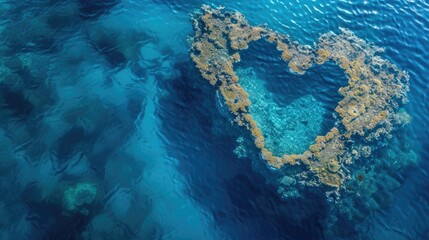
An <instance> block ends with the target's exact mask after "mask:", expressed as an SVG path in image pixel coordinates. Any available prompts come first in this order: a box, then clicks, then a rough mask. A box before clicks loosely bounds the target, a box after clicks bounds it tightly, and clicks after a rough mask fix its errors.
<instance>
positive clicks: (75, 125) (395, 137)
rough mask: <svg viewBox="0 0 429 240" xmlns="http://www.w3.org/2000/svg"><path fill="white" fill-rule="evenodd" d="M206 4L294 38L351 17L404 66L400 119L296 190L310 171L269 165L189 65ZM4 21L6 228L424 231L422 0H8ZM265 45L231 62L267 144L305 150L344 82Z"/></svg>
mask: <svg viewBox="0 0 429 240" xmlns="http://www.w3.org/2000/svg"><path fill="white" fill-rule="evenodd" d="M202 4H207V5H210V6H211V7H214V8H216V7H218V6H220V5H222V6H225V10H227V11H239V12H241V13H242V14H244V15H245V16H246V19H247V21H248V22H249V23H250V24H251V25H253V26H255V25H260V24H266V25H267V26H269V27H270V28H271V29H274V30H276V31H278V32H280V33H282V34H287V35H289V36H290V38H291V39H294V40H296V41H298V42H299V43H300V44H308V45H313V43H314V42H317V40H318V38H319V36H320V35H321V34H325V33H328V32H334V33H336V34H338V33H340V28H345V29H349V30H350V31H351V32H353V33H354V34H355V35H356V36H357V37H359V38H361V39H364V40H365V41H367V42H368V43H372V44H374V45H376V46H379V47H382V48H384V50H385V51H384V52H383V53H380V54H379V55H380V56H381V57H382V58H383V59H387V60H388V61H390V62H391V63H392V64H395V65H396V66H397V67H398V68H399V69H401V70H404V71H406V72H407V73H408V74H409V77H410V92H409V93H408V98H409V101H408V103H407V104H405V105H403V106H401V109H399V110H398V111H399V112H401V113H403V115H401V116H404V117H405V116H406V115H405V113H407V114H409V116H410V118H409V119H408V118H407V119H406V120H407V122H408V120H409V123H407V124H404V126H400V127H398V128H397V129H396V130H395V131H393V132H392V134H391V135H390V136H389V137H387V138H380V140H379V141H376V142H374V143H373V144H374V145H373V146H369V148H368V149H377V151H366V152H365V153H362V154H363V156H362V158H361V159H360V160H359V162H357V166H358V167H356V168H354V169H350V174H349V176H350V177H349V178H348V179H347V181H346V182H345V183H344V184H345V185H343V186H344V189H343V190H342V191H341V193H340V194H337V193H334V190H333V189H332V188H329V187H327V186H316V187H307V186H306V187H303V185H302V184H301V183H300V182H298V181H297V180H296V178H294V177H293V176H296V175H297V174H300V173H301V172H302V170H303V169H302V168H304V167H305V166H302V165H301V166H294V167H290V168H287V167H285V168H284V169H281V170H278V169H273V168H272V167H270V166H269V165H268V164H267V163H266V162H265V161H264V160H263V159H262V157H261V154H260V151H259V149H257V148H256V147H255V144H254V138H253V136H252V135H251V134H250V133H249V131H248V130H247V129H245V128H244V127H240V126H238V125H237V124H234V123H233V120H234V116H233V115H232V114H231V112H230V111H229V110H228V108H227V106H225V101H224V99H223V98H222V95H221V94H220V93H219V91H218V90H217V88H216V87H213V86H211V85H210V84H209V82H208V81H207V80H206V79H204V78H203V77H202V76H201V74H200V72H199V71H198V69H197V68H196V67H195V63H194V62H193V61H192V59H191V57H190V48H191V45H190V38H191V37H192V36H193V35H194V33H195V32H194V29H193V22H192V20H191V15H194V16H195V14H197V13H200V12H201V6H202ZM0 33H1V34H0V36H1V37H0V55H1V58H0V106H1V108H0V153H1V154H0V239H2V240H3V239H14V240H15V239H36V240H39V239H40V240H42V239H43V240H44V239H111V240H120V239H135V240H139V239H183V240H191V239H246V240H247V239H256V240H259V239H304V240H311V239H344V240H352V239H374V240H376V239H391V240H397V239H398V240H402V239H404V240H407V239H422V240H424V239H429V225H428V224H427V222H428V220H429V191H428V189H429V144H428V143H429V124H428V123H429V96H428V93H429V87H428V86H429V84H428V81H429V80H428V79H427V78H428V77H427V76H429V71H428V69H429V62H428V60H427V59H429V34H428V33H429V3H428V2H426V1H396V0H393V1H361V2H359V1H325V0H322V1H307V0H304V1H280V0H272V1H259V0H258V1H256V0H246V1H245V0H238V1H231V0H223V1H218V0H213V1H200V0H168V1H167V0H165V1H163V0H152V1H150V0H133V1H127V0H107V1H101V0H86V1H85V0H70V1H55V0H37V1H29V0H23V1H5V0H0ZM274 52H276V49H275V47H273V46H271V45H267V44H264V43H260V42H255V44H252V45H251V46H249V49H247V50H245V51H243V53H242V55H241V58H242V59H241V62H240V63H239V64H237V65H236V68H235V71H236V73H237V75H238V76H239V78H240V79H241V80H240V81H243V84H242V85H243V88H244V89H245V90H246V91H247V92H248V93H249V94H250V100H251V101H252V103H253V105H252V106H251V111H254V112H255V113H256V114H255V116H254V117H255V119H256V120H257V121H258V122H260V123H261V124H262V125H261V128H263V129H271V131H270V132H267V133H266V137H267V143H266V144H268V145H269V146H271V147H273V148H274V149H276V150H275V151H278V152H279V154H283V153H289V154H291V153H297V154H299V153H302V152H303V151H305V149H307V148H308V147H309V146H310V145H311V144H313V143H314V139H315V137H316V136H317V135H323V134H325V133H326V132H327V131H329V129H331V128H332V127H333V126H334V124H335V119H334V116H333V113H334V111H335V107H336V105H337V103H338V102H339V101H340V100H341V99H342V96H341V95H340V93H339V92H338V89H339V88H340V87H343V86H346V85H347V79H346V77H345V75H344V72H343V71H342V70H341V69H340V68H339V67H338V66H337V65H335V64H332V63H326V64H324V65H320V66H319V65H318V66H313V67H312V68H310V69H308V70H307V72H306V74H305V75H299V74H294V73H291V72H290V71H289V69H288V68H287V67H286V66H285V65H282V61H281V58H280V55H279V54H278V52H276V54H274ZM404 122H405V121H404ZM353 140H354V141H357V140H356V139H353ZM350 144H352V143H350Z"/></svg>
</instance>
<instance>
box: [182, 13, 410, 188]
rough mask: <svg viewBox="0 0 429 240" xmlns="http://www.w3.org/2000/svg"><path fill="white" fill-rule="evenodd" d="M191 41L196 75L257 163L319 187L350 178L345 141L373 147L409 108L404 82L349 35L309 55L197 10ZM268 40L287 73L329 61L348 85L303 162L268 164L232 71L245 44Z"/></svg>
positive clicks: (273, 36) (234, 17)
mask: <svg viewBox="0 0 429 240" xmlns="http://www.w3.org/2000/svg"><path fill="white" fill-rule="evenodd" d="M193 22H194V30H195V36H194V37H193V39H192V42H191V53H190V55H191V58H192V60H193V61H194V62H195V64H196V66H197V68H198V69H199V70H200V73H201V75H202V76H203V77H204V78H205V79H207V80H208V81H209V82H210V83H211V84H212V85H215V84H216V85H217V86H219V90H220V92H221V94H222V96H223V97H224V99H225V103H226V105H227V106H228V108H229V110H230V111H231V112H232V113H233V114H234V116H235V121H236V122H237V123H238V124H239V125H240V126H245V127H246V128H247V129H249V130H250V132H251V134H252V135H253V136H254V137H255V145H256V147H258V148H259V149H260V150H261V153H262V157H263V158H264V159H265V160H266V161H267V162H268V163H269V164H270V165H271V166H273V167H275V168H280V167H282V166H284V165H287V164H304V165H305V166H307V169H308V171H309V172H311V173H313V174H315V175H316V176H318V178H319V180H320V182H321V183H323V184H326V185H328V186H332V187H335V188H337V189H338V188H340V186H341V184H342V182H343V181H344V179H346V178H347V177H348V176H349V175H350V173H348V172H346V171H343V166H346V165H347V164H353V160H354V157H353V156H354V154H351V152H352V149H350V148H348V147H346V145H345V143H346V141H349V140H350V139H351V138H352V137H355V136H356V137H360V138H362V140H365V141H371V140H373V139H374V138H376V137H378V136H380V134H381V135H383V134H384V135H386V134H389V133H390V132H391V131H392V130H393V128H392V125H393V122H395V120H394V119H397V113H396V112H397V109H398V107H399V106H400V105H401V104H403V103H405V102H406V101H407V92H408V91H409V86H408V79H409V77H408V75H407V74H406V73H405V72H402V71H400V70H399V69H398V68H397V67H396V66H395V65H394V64H392V63H390V62H389V61H387V60H385V59H382V58H380V57H379V56H377V55H376V54H377V53H379V52H382V49H380V48H378V47H375V46H373V45H371V44H368V43H366V42H365V41H364V40H362V39H360V38H358V37H357V36H355V35H354V34H353V33H352V32H351V31H349V30H346V29H340V30H341V32H340V34H338V35H337V34H335V33H332V32H330V33H326V34H323V35H321V36H320V38H319V40H318V42H317V43H315V44H314V47H310V46H306V45H301V44H299V43H297V42H296V41H292V40H291V39H290V38H289V36H287V35H285V34H281V33H278V32H276V31H273V30H271V29H269V28H267V27H263V26H251V25H250V24H249V23H248V22H247V20H246V19H245V17H244V16H243V15H242V14H241V13H239V12H228V11H224V10H223V9H222V8H218V9H214V8H211V7H209V6H206V5H203V7H202V13H201V14H196V15H195V16H194V18H193ZM259 39H266V40H267V41H268V42H270V43H272V44H276V47H277V50H279V51H280V52H281V53H280V54H279V57H281V58H282V59H283V60H284V61H285V62H286V63H287V66H288V67H289V69H290V71H291V72H294V73H297V74H304V73H305V71H306V70H307V69H309V68H310V67H312V66H313V65H315V64H323V63H325V62H327V61H331V62H334V63H336V64H337V65H339V66H340V67H341V69H343V70H344V72H345V74H346V76H347V78H348V85H347V86H346V87H342V88H340V89H339V92H340V94H342V96H343V99H342V100H341V101H340V102H339V103H338V106H337V107H336V109H335V112H336V117H337V123H336V125H335V127H333V128H332V129H331V130H330V131H329V132H328V133H326V134H325V135H324V136H318V137H317V138H316V141H315V143H314V144H313V145H311V146H310V147H309V149H308V150H306V151H305V152H303V153H302V154H284V155H283V156H274V155H273V153H272V150H269V149H267V148H266V147H265V140H264V137H263V134H262V131H261V129H260V128H258V126H257V124H256V122H255V120H254V119H253V118H252V113H251V112H250V110H249V106H250V105H251V102H250V100H249V96H248V94H247V92H246V91H245V90H244V89H243V88H242V87H241V85H240V80H239V79H238V77H237V75H236V73H235V71H234V67H233V66H234V63H235V62H238V61H240V53H239V52H240V50H243V49H247V48H248V45H249V43H251V42H253V41H256V40H259Z"/></svg>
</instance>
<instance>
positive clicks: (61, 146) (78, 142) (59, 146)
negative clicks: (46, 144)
mask: <svg viewBox="0 0 429 240" xmlns="http://www.w3.org/2000/svg"><path fill="white" fill-rule="evenodd" d="M88 137H89V134H88V133H86V132H85V129H84V128H83V127H81V126H74V127H72V128H71V129H69V130H68V131H67V132H66V133H65V134H64V135H63V136H61V137H60V138H59V139H58V140H57V141H56V143H55V144H54V146H55V150H54V155H55V157H56V159H58V161H59V162H66V161H67V159H69V158H70V157H71V156H72V155H74V154H75V153H76V152H77V151H79V150H83V147H84V145H86V144H85V143H84V142H85V141H87V140H89V139H88ZM87 144H88V145H89V143H87Z"/></svg>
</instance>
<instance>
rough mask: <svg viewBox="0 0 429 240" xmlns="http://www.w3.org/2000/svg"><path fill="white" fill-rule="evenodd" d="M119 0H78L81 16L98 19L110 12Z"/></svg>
mask: <svg viewBox="0 0 429 240" xmlns="http://www.w3.org/2000/svg"><path fill="white" fill-rule="evenodd" d="M119 2H120V1H119V0H78V4H79V10H80V17H81V18H82V19H96V18H98V17H100V16H102V15H105V14H107V13H109V12H110V10H112V8H114V7H115V6H116V5H117V4H118V3H119Z"/></svg>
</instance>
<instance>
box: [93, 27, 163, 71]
mask: <svg viewBox="0 0 429 240" xmlns="http://www.w3.org/2000/svg"><path fill="white" fill-rule="evenodd" d="M86 35H87V38H88V40H89V42H90V44H91V45H92V46H93V47H94V48H95V49H96V50H97V51H98V52H99V53H100V54H102V55H103V56H104V57H105V58H106V60H107V61H108V62H109V63H110V64H111V65H112V66H114V67H116V66H118V67H121V68H122V67H124V66H125V64H127V63H129V62H135V61H137V60H139V57H140V47H141V46H142V45H144V44H147V43H149V42H153V41H155V39H154V38H153V37H152V36H150V35H149V34H147V33H145V32H139V31H136V30H132V29H128V30H126V29H125V30H116V29H113V28H107V27H104V26H99V25H94V26H92V27H89V28H88V29H87V30H86Z"/></svg>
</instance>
